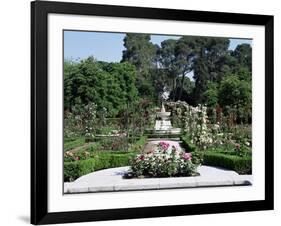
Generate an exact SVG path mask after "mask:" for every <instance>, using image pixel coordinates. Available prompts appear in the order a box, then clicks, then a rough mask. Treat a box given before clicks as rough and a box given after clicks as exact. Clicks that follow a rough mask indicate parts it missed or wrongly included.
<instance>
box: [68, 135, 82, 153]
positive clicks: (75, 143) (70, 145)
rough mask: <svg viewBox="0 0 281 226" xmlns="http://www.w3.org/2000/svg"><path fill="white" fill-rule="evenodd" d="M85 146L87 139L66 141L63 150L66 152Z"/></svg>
mask: <svg viewBox="0 0 281 226" xmlns="http://www.w3.org/2000/svg"><path fill="white" fill-rule="evenodd" d="M83 144H85V138H84V137H79V138H76V139H74V140H73V139H70V140H67V139H65V140H64V144H63V149H64V151H68V150H71V149H73V148H76V147H79V146H82V145H83Z"/></svg>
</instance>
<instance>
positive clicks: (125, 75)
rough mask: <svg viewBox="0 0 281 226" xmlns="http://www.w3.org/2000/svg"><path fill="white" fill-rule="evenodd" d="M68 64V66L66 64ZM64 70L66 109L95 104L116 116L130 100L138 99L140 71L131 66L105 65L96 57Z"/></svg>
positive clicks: (81, 107)
mask: <svg viewBox="0 0 281 226" xmlns="http://www.w3.org/2000/svg"><path fill="white" fill-rule="evenodd" d="M65 64H66V65H68V63H67V62H66V63H65ZM71 68H72V71H71V73H69V72H68V70H69V67H65V68H64V74H65V75H64V98H65V99H64V104H65V110H68V111H72V110H73V107H76V108H77V110H82V109H83V106H86V105H88V104H89V103H95V104H96V105H97V110H98V111H100V109H103V108H106V109H107V112H108V114H107V116H109V117H115V116H116V115H117V114H118V112H119V111H120V109H122V108H123V106H124V105H126V103H127V102H128V101H132V100H134V99H136V98H137V90H136V87H135V79H136V69H135V67H134V66H133V65H131V64H129V63H126V62H124V63H105V62H103V63H101V62H97V61H95V59H94V58H93V57H89V58H88V59H86V60H81V61H80V62H78V63H76V64H74V65H72V67H71Z"/></svg>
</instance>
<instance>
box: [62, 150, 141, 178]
mask: <svg viewBox="0 0 281 226" xmlns="http://www.w3.org/2000/svg"><path fill="white" fill-rule="evenodd" d="M135 155H136V153H132V152H130V153H126V154H124V153H121V154H119V153H118V152H117V153H112V152H102V153H99V154H97V155H96V156H95V157H93V158H89V159H86V160H80V161H74V162H65V163H64V181H73V180H75V179H77V178H78V177H81V176H83V175H85V174H88V173H91V172H94V171H97V170H101V169H107V168H114V167H121V166H128V165H129V163H130V159H131V158H133V157H134V156H135Z"/></svg>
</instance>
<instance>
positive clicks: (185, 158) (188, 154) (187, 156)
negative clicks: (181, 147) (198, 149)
mask: <svg viewBox="0 0 281 226" xmlns="http://www.w3.org/2000/svg"><path fill="white" fill-rule="evenodd" d="M182 157H183V159H184V160H191V153H187V152H186V153H184V154H183V156H182Z"/></svg>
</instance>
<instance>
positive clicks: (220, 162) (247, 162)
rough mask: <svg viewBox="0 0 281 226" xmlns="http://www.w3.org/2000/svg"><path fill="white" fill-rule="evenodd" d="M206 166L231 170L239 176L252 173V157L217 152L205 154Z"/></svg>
mask: <svg viewBox="0 0 281 226" xmlns="http://www.w3.org/2000/svg"><path fill="white" fill-rule="evenodd" d="M203 158H204V160H203V162H204V164H205V165H210V166H219V167H223V168H226V169H231V170H234V171H236V172H237V173H239V174H251V173H252V157H251V156H242V157H241V156H235V155H227V154H225V153H220V152H216V151H206V152H204V157H203Z"/></svg>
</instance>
